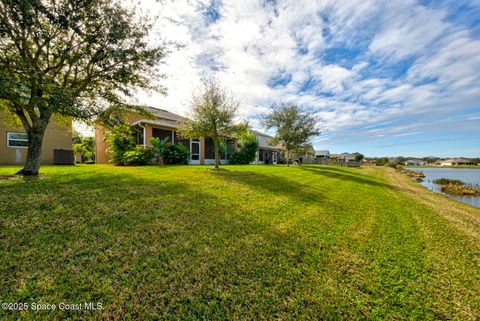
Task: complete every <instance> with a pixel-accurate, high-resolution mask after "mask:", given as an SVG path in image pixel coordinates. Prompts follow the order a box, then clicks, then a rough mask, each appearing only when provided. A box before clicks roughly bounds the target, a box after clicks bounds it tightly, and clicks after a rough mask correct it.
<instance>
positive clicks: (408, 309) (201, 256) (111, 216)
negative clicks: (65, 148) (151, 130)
mask: <svg viewBox="0 0 480 321" xmlns="http://www.w3.org/2000/svg"><path fill="white" fill-rule="evenodd" d="M224 168H225V169H227V170H226V171H219V172H215V171H207V170H205V167H202V166H180V167H128V168H126V167H113V166H102V165H91V166H75V167H54V166H52V167H48V166H46V167H43V168H42V173H43V175H42V176H41V177H40V178H38V179H27V180H25V181H24V180H23V179H21V178H20V179H7V180H5V179H4V180H0V299H1V300H0V301H1V302H27V303H32V302H36V303H40V302H42V303H52V304H59V303H60V302H64V303H82V302H100V303H102V305H103V307H104V309H103V310H100V311H93V312H92V311H82V312H78V311H60V310H58V309H57V310H54V311H43V312H36V311H31V310H29V311H23V312H11V311H4V310H1V309H0V319H2V320H4V319H6V320H9V319H10V320H17V319H18V318H20V317H23V318H24V319H31V318H33V317H36V318H43V319H47V320H48V319H52V320H54V319H65V318H68V317H70V318H71V319H89V318H91V319H110V320H113V319H126V320H132V319H139V320H153V319H182V320H186V319H187V320H188V319H192V320H193V319H206V320H212V319H237V320H240V319H241V320H245V319H248V320H259V319H283V320H287V319H288V320H302V319H346V320H353V319H362V318H363V319H422V320H423V319H457V320H476V319H477V320H478V318H480V209H475V208H472V207H469V206H467V205H464V204H460V203H457V202H454V201H451V200H448V199H447V198H445V197H443V196H441V195H437V194H434V193H431V192H428V191H426V190H424V189H423V188H422V187H420V186H418V185H416V184H415V183H413V182H411V181H410V180H409V179H408V178H407V177H403V176H400V174H397V173H396V172H394V171H393V170H392V169H390V168H376V167H366V168H360V169H358V168H341V167H328V166H313V165H312V166H295V167H290V168H287V167H282V166H225V167H224ZM16 170H18V168H14V167H3V168H0V175H10V174H13V173H14V172H15V171H16Z"/></svg>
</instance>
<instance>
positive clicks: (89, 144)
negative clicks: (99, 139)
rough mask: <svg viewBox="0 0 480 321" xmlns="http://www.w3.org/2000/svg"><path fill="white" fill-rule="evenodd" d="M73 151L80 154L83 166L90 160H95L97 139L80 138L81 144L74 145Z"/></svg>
mask: <svg viewBox="0 0 480 321" xmlns="http://www.w3.org/2000/svg"><path fill="white" fill-rule="evenodd" d="M73 151H74V152H75V153H78V154H80V157H81V160H80V161H81V163H82V164H83V163H85V161H86V160H88V159H90V160H92V161H93V160H95V138H93V137H83V138H80V142H79V143H76V144H74V145H73Z"/></svg>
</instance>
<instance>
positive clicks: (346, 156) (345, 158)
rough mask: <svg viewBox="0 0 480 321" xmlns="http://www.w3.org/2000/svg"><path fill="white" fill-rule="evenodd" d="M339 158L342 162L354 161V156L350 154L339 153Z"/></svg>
mask: <svg viewBox="0 0 480 321" xmlns="http://www.w3.org/2000/svg"><path fill="white" fill-rule="evenodd" d="M339 158H340V160H341V161H342V162H354V161H355V155H353V154H350V153H341V154H340V157H339Z"/></svg>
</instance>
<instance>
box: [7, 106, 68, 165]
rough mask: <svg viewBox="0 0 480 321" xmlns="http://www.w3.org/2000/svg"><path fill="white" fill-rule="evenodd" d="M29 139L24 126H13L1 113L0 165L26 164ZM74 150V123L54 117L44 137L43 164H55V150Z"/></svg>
mask: <svg viewBox="0 0 480 321" xmlns="http://www.w3.org/2000/svg"><path fill="white" fill-rule="evenodd" d="M27 146H28V137H27V134H26V133H25V130H24V129H23V127H22V126H16V125H13V124H12V121H11V120H10V119H9V118H8V117H7V115H6V114H5V113H2V112H0V165H13V164H24V163H25V161H26V159H27V149H28V148H27ZM54 149H68V150H72V122H71V121H64V120H59V119H58V118H56V117H55V116H53V117H52V118H51V120H50V123H49V124H48V126H47V129H46V131H45V135H44V137H43V145H42V156H41V162H42V163H41V164H42V165H49V164H53V150H54Z"/></svg>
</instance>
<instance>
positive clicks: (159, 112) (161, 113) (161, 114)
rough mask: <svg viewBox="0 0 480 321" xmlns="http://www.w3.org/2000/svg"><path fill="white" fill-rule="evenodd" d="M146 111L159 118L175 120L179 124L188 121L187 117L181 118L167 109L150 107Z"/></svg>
mask: <svg viewBox="0 0 480 321" xmlns="http://www.w3.org/2000/svg"><path fill="white" fill-rule="evenodd" d="M145 109H146V110H147V111H148V112H150V113H152V114H153V115H154V116H155V117H158V118H164V119H169V120H174V121H178V122H181V121H184V120H186V119H187V118H186V117H183V116H180V115H178V114H174V113H172V112H169V111H168V110H165V109H160V108H154V107H148V106H147V107H146V108H145Z"/></svg>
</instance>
